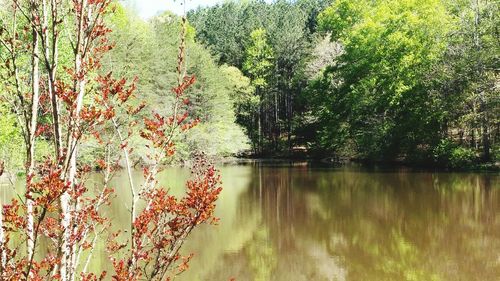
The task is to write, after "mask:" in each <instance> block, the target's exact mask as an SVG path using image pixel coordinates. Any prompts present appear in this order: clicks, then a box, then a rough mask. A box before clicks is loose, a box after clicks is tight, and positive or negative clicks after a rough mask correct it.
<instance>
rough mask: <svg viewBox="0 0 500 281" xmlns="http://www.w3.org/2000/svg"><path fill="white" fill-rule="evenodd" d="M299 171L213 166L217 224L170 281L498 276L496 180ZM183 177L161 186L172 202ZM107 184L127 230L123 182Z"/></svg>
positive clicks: (180, 172)
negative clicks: (218, 183) (219, 186)
mask: <svg viewBox="0 0 500 281" xmlns="http://www.w3.org/2000/svg"><path fill="white" fill-rule="evenodd" d="M306 164H307V163H295V164H279V165H278V164H265V163H254V164H245V165H225V166H220V167H219V170H220V172H221V174H222V178H223V185H224V190H223V192H222V193H221V196H220V199H219V201H218V204H217V211H216V214H217V216H218V217H219V218H220V223H219V225H218V226H209V225H207V226H202V227H200V228H199V229H196V230H195V231H194V232H193V234H192V236H191V237H190V239H189V240H188V241H187V243H186V246H185V248H184V252H185V253H191V252H193V253H194V254H195V255H194V257H193V259H192V261H191V263H190V265H191V266H190V269H189V270H188V271H187V272H186V273H184V274H183V275H181V276H180V277H179V278H177V279H176V280H185V281H196V280H229V279H230V278H232V277H234V278H236V280H277V281H279V280H286V281H301V280H353V281H358V280H359V281H369V280H395V281H400V280H415V281H425V280H453V281H459V280H464V281H472V280H478V281H489V280H492V281H494V280H500V176H499V174H498V173H447V172H429V171H413V170H410V169H404V168H398V169H394V168H393V169H384V168H362V167H358V166H343V167H337V168H333V167H314V166H313V167H311V166H309V165H306ZM187 176H188V171H187V170H186V169H182V168H170V169H168V170H166V171H165V172H163V173H162V174H161V176H160V181H161V182H162V183H163V184H165V186H169V187H171V188H172V192H174V193H176V194H181V193H182V189H183V180H184V179H185V178H186V177H187ZM137 178H140V175H139V172H138V177H137ZM115 187H116V189H117V193H118V196H117V198H116V199H115V200H117V202H118V204H115V205H114V208H115V209H114V210H112V212H111V214H112V216H113V217H112V219H113V222H114V223H116V224H119V225H121V224H123V225H125V224H128V219H129V215H128V213H127V212H126V211H125V210H126V209H125V208H126V206H125V205H124V204H125V203H122V202H129V194H128V186H127V182H126V178H125V174H123V175H119V176H118V177H117V178H116V179H115ZM4 196H6V195H5V194H4ZM4 198H5V197H4ZM108 264H109V262H108V261H107V259H106V255H105V253H104V252H102V253H101V255H98V256H97V257H96V259H95V260H94V268H101V267H103V268H106V267H107V265H108Z"/></svg>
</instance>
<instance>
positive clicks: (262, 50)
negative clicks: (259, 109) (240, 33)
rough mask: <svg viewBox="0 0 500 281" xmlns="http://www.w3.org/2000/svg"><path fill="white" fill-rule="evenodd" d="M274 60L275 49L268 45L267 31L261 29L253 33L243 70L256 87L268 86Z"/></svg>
mask: <svg viewBox="0 0 500 281" xmlns="http://www.w3.org/2000/svg"><path fill="white" fill-rule="evenodd" d="M273 59H274V58H273V49H272V48H271V46H269V44H268V43H267V38H266V30H265V29H262V28H259V29H256V30H254V31H252V33H250V44H249V45H248V47H247V49H246V56H245V62H244V63H243V70H244V71H245V72H247V73H248V76H249V77H250V78H252V84H253V85H254V86H255V87H259V88H263V87H266V86H267V85H268V81H267V80H268V79H269V76H270V75H271V68H272V66H273V62H272V61H273Z"/></svg>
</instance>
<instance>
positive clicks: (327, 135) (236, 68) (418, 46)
mask: <svg viewBox="0 0 500 281" xmlns="http://www.w3.org/2000/svg"><path fill="white" fill-rule="evenodd" d="M2 7H4V5H2ZM127 7H128V5H127V2H124V3H123V4H119V3H116V4H115V6H114V10H113V12H112V13H110V14H108V15H107V16H106V19H105V20H106V22H107V23H108V24H109V26H110V28H111V29H112V30H113V32H112V33H111V34H110V39H111V40H112V41H113V42H114V48H113V49H112V50H111V51H110V52H109V53H107V54H106V55H105V57H104V58H103V60H102V62H101V64H102V69H101V70H100V71H102V72H103V73H105V72H111V73H112V75H113V76H115V77H125V78H127V79H129V80H130V79H134V78H135V79H137V80H136V81H137V83H136V84H137V85H136V87H137V92H138V93H139V96H140V97H141V98H142V99H144V100H145V101H147V102H146V104H145V106H146V107H147V108H151V109H153V110H155V111H158V112H159V113H162V114H163V113H168V112H167V111H168V108H170V107H169V105H170V104H172V97H169V96H168V95H165V94H164V93H165V90H166V88H165V85H171V83H172V82H174V81H175V79H176V68H175V65H176V59H177V58H176V52H177V49H178V44H179V40H180V38H179V35H178V30H179V24H180V17H179V16H176V15H174V14H172V13H169V12H165V13H162V14H159V15H157V16H155V17H153V18H152V19H149V20H143V19H141V18H140V17H139V16H138V15H137V14H136V12H134V10H133V9H130V8H127ZM498 10H499V4H498V2H496V1H487V0H457V1H442V0H425V1H416V0H404V1H396V0H394V1H389V0H387V1H371V2H368V3H365V1H358V0H338V1H331V0H298V1H275V2H271V3H269V2H264V1H228V2H224V3H222V4H218V5H215V6H211V7H203V8H198V9H196V10H192V11H190V12H189V13H188V15H187V19H188V23H187V25H188V27H187V36H186V40H187V42H186V62H187V70H186V71H187V73H191V74H194V75H196V77H197V83H196V84H195V85H193V87H192V88H191V89H189V90H188V95H189V100H190V101H191V103H190V114H191V116H195V117H196V118H199V119H200V120H202V121H203V122H202V123H201V124H200V126H197V127H196V128H194V129H193V130H191V131H190V132H188V133H187V134H185V135H183V136H182V140H179V142H178V143H179V147H178V152H179V154H178V156H179V157H176V158H177V159H182V158H183V156H185V155H188V154H189V153H191V152H193V151H196V150H199V149H203V150H204V151H206V153H207V154H209V155H211V156H214V157H226V156H238V155H240V156H241V155H244V156H253V157H296V156H299V157H304V156H310V157H326V156H335V157H340V158H352V159H360V160H371V161H405V162H408V163H414V164H415V163H416V164H432V165H440V166H448V167H465V166H475V165H476V164H478V163H487V162H495V161H498V157H499V153H500V152H499V151H500V144H499V138H500V132H499V131H500V121H499V115H500V114H499V112H500V104H499V99H500V95H499V88H498V87H499V76H498V75H499V74H498V68H499V57H498V54H499V46H500V44H499V40H500V39H499V29H498V26H499V25H500V24H499V17H498V14H499V13H498ZM0 12H1V13H2V19H3V20H4V21H5V20H6V19H7V18H8V17H9V11H8V10H7V9H2V10H1V11H0ZM60 45H61V46H60V48H59V53H60V57H61V58H65V57H69V55H70V53H71V50H70V47H69V45H68V42H65V41H61V42H60ZM0 50H1V52H2V53H0V56H2V58H3V60H5V59H6V56H7V53H6V52H5V51H4V49H0ZM60 64H61V65H64V60H63V61H62V62H61V63H60ZM2 67H3V66H2ZM6 69H7V68H5V67H3V68H2V70H1V72H2V75H4V76H5V75H6V74H7V73H6ZM59 69H60V71H63V70H62V69H63V67H60V68H59ZM3 79H4V81H8V80H7V79H5V78H3ZM10 86H11V85H8V83H3V84H2V86H1V87H3V88H4V89H6V88H8V87H10ZM167 90H168V88H167ZM7 95H8V91H2V92H1V99H0V111H1V112H2V115H1V117H0V124H1V128H2V130H1V132H0V150H1V151H0V157H1V159H2V161H3V162H4V163H5V165H6V166H8V167H21V166H22V160H21V159H22V158H21V157H12V155H16V153H19V151H21V149H20V146H21V145H22V144H21V143H22V141H21V140H22V137H21V132H20V128H19V125H18V124H17V121H18V120H16V118H15V114H14V112H13V111H12V110H11V107H10V106H9V103H12V101H11V99H10V98H9V97H8V96H7ZM136 117H138V120H140V118H142V117H144V116H141V115H140V114H139V115H137V116H136ZM44 122H46V123H47V124H48V123H50V122H51V121H50V119H45V120H44ZM130 141H131V142H135V143H140V142H141V141H142V139H141V138H140V137H139V136H138V135H134V136H132V137H131V139H130ZM50 143H51V140H50V136H49V135H47V136H46V137H45V141H44V142H42V144H41V145H40V146H39V147H40V149H49V147H50ZM82 146H83V148H82V151H83V152H82V153H83V155H86V156H87V157H86V158H88V159H87V160H86V161H87V162H89V163H90V162H91V161H92V160H93V158H95V157H94V156H95V155H102V154H103V151H102V149H99V148H98V145H96V143H95V140H92V139H86V140H84V142H83V144H82ZM41 154H43V153H41ZM143 154H144V151H141V150H137V151H134V152H133V153H132V156H131V157H132V158H133V159H134V163H142V162H144V161H147V160H146V159H144V157H141V155H143Z"/></svg>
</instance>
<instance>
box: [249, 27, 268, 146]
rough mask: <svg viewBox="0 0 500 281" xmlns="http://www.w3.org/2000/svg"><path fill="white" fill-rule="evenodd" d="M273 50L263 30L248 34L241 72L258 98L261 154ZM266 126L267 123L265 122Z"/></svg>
mask: <svg viewBox="0 0 500 281" xmlns="http://www.w3.org/2000/svg"><path fill="white" fill-rule="evenodd" d="M273 59H274V58H273V50H272V48H271V47H270V46H269V44H268V43H267V38H266V31H265V29H262V28H259V29H256V30H254V31H252V33H250V44H249V45H248V47H247V49H246V58H245V62H244V63H243V70H244V71H245V72H246V73H247V74H248V76H249V77H250V79H251V83H252V85H253V86H254V87H255V92H256V94H257V96H258V97H259V114H258V116H256V117H257V118H256V119H257V120H256V121H257V122H256V123H257V126H258V132H259V133H258V138H259V140H258V150H259V152H262V149H263V142H262V140H263V134H264V131H263V123H264V122H266V121H267V120H264V118H265V115H264V111H265V110H266V109H267V108H266V107H268V104H269V100H268V99H269V97H268V96H267V95H266V92H265V91H266V87H267V86H268V80H269V77H270V75H271V68H272V67H273V62H272V60H273ZM266 124H268V122H266Z"/></svg>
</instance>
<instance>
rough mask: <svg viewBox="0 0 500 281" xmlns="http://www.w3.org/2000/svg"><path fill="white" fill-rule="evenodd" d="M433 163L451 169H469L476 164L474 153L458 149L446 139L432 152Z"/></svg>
mask: <svg viewBox="0 0 500 281" xmlns="http://www.w3.org/2000/svg"><path fill="white" fill-rule="evenodd" d="M433 155H434V161H435V162H436V163H437V164H438V165H442V166H445V167H449V168H453V169H462V168H470V167H471V166H472V165H474V163H475V162H476V158H477V157H476V153H475V152H474V151H473V150H472V149H470V148H465V147H460V146H458V145H456V144H455V143H454V142H452V141H451V140H448V139H443V140H441V142H440V143H439V144H438V145H437V146H436V147H435V148H434V150H433Z"/></svg>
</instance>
